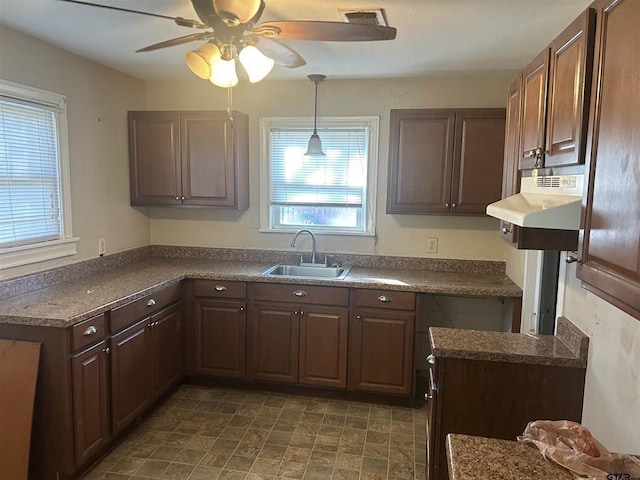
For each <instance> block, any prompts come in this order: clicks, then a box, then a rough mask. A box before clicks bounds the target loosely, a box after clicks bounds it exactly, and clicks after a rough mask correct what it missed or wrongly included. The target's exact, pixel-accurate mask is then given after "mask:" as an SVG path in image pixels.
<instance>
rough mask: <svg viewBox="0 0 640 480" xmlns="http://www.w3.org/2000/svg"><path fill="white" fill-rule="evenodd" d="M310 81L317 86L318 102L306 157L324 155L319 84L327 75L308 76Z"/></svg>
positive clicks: (316, 102) (316, 101)
mask: <svg viewBox="0 0 640 480" xmlns="http://www.w3.org/2000/svg"><path fill="white" fill-rule="evenodd" d="M308 78H309V80H311V81H312V82H313V83H314V84H315V85H316V100H315V107H314V112H313V134H312V135H311V138H310V139H309V146H308V147H307V152H306V153H305V155H324V152H323V151H322V142H321V141H320V137H319V136H318V128H317V127H318V125H317V123H318V83H320V82H321V81H322V80H324V79H325V78H327V77H326V76H325V75H319V74H312V75H309V76H308Z"/></svg>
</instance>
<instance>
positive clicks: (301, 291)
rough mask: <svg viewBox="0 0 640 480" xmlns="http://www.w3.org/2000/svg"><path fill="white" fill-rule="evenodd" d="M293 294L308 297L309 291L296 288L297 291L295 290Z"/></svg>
mask: <svg viewBox="0 0 640 480" xmlns="http://www.w3.org/2000/svg"><path fill="white" fill-rule="evenodd" d="M293 294H294V295H295V296H296V297H306V296H307V292H305V291H304V290H296V291H295V292H293Z"/></svg>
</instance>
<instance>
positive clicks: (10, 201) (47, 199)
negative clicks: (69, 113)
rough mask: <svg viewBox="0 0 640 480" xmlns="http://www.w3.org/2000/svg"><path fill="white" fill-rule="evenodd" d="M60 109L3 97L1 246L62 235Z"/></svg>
mask: <svg viewBox="0 0 640 480" xmlns="http://www.w3.org/2000/svg"><path fill="white" fill-rule="evenodd" d="M58 169H59V159H58V145H57V132H56V118H55V111H54V110H53V109H52V108H49V107H47V106H41V105H31V104H28V103H23V102H20V101H17V100H13V99H7V98H0V247H13V246H19V245H25V244H32V243H36V242H44V241H48V240H57V239H59V238H60V237H61V229H62V222H61V211H60V208H61V207H60V185H59V171H58Z"/></svg>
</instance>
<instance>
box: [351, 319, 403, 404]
mask: <svg viewBox="0 0 640 480" xmlns="http://www.w3.org/2000/svg"><path fill="white" fill-rule="evenodd" d="M414 323H415V314H413V313H405V312H398V311H391V310H382V309H380V310H375V309H371V310H369V309H358V310H356V312H355V315H354V316H352V319H351V324H350V326H349V347H350V348H349V389H352V390H353V389H354V390H362V391H370V392H381V393H396V394H401V395H408V394H410V393H411V391H412V388H413V341H414V339H413V331H414Z"/></svg>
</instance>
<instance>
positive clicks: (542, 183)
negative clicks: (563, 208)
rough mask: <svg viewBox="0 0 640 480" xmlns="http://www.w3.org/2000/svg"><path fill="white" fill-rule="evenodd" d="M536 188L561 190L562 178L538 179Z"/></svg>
mask: <svg viewBox="0 0 640 480" xmlns="http://www.w3.org/2000/svg"><path fill="white" fill-rule="evenodd" d="M536 186H537V187H539V188H560V177H558V176H552V177H537V178H536Z"/></svg>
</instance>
